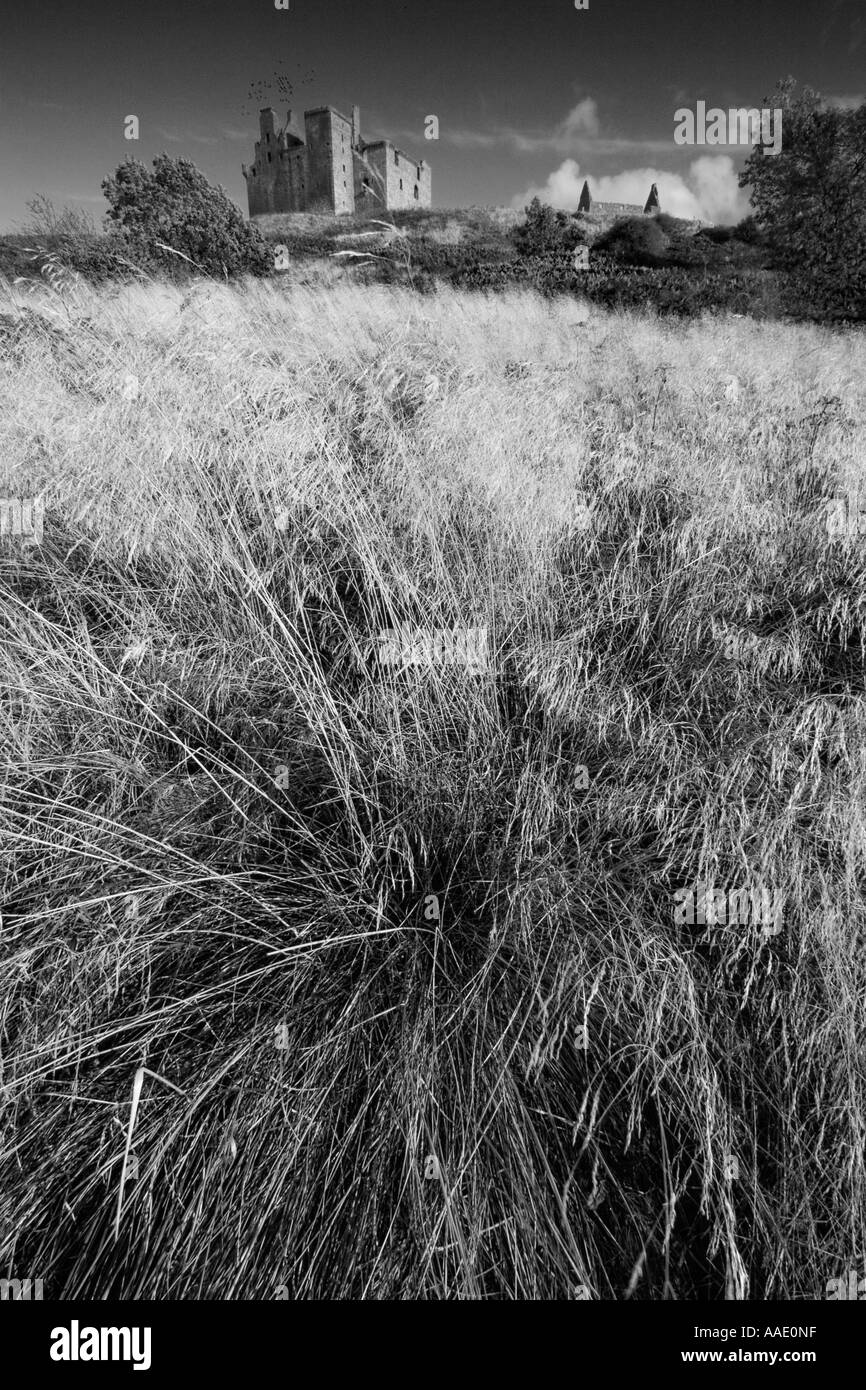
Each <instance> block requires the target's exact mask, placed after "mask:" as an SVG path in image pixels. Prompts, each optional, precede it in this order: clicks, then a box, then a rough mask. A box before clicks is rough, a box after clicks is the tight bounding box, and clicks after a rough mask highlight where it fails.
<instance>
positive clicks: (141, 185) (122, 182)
mask: <svg viewBox="0 0 866 1390" xmlns="http://www.w3.org/2000/svg"><path fill="white" fill-rule="evenodd" d="M102 191H103V193H104V194H105V197H106V198H107V200H108V202H109V204H110V209H109V212H108V214H107V216H108V219H109V221H110V222H111V223H112V224H113V225H114V226H115V227H116V228H117V229H118V230H119V231H120V232H122V234H123V237H124V240H125V241H126V242H127V244H128V246H129V248H130V251H131V252H132V253H133V255H135V254H137V255H139V256H142V257H144V258H145V259H148V260H152V261H155V262H157V263H158V264H162V265H165V266H173V267H176V266H177V264H178V260H177V257H178V256H180V257H181V258H186V259H187V260H189V261H192V262H193V263H194V264H195V265H196V266H197V267H198V268H199V269H200V270H203V271H205V272H206V273H207V274H212V275H219V276H223V275H227V276H228V275H239V274H243V273H244V272H246V273H251V274H254V275H260V274H264V273H265V271H267V270H269V269H271V266H272V259H271V256H270V252H269V250H268V247H267V243H266V242H265V241H264V239H263V237H262V236H261V234H260V233H259V231H258V230H257V229H256V228H254V227H251V226H249V224H248V223H247V222H245V220H244V218H243V215H242V213H241V212H240V210H239V209H238V208H237V207H236V206H235V204H234V203H233V202H232V201H231V199H230V198H229V196H228V194H227V193H226V191H225V189H224V188H222V187H214V185H213V184H210V183H208V181H207V179H206V178H205V176H204V174H202V173H201V172H200V171H199V170H198V169H197V168H196V167H195V165H194V164H193V163H192V161H191V160H189V159H171V158H170V157H169V156H168V155H167V154H160V155H157V156H156V158H155V159H154V161H153V172H152V173H151V172H150V171H149V170H148V169H147V168H146V167H145V166H144V164H142V163H140V162H139V161H138V160H137V159H127V160H125V161H124V162H123V164H121V165H120V166H119V167H118V169H117V172H116V173H115V174H112V175H110V176H109V177H108V178H106V179H104V180H103V182H102ZM166 248H168V249H166ZM173 253H175V254H173Z"/></svg>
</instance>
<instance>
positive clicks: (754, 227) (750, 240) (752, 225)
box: [734, 213, 767, 246]
mask: <svg viewBox="0 0 866 1390" xmlns="http://www.w3.org/2000/svg"><path fill="white" fill-rule="evenodd" d="M734 236H735V237H736V239H737V241H742V242H745V244H746V245H747V246H764V245H766V241H767V238H766V236H765V234H764V233H763V232H762V231H761V228H760V227H759V226H758V224H757V222H756V221H755V218H754V216H753V214H752V213H749V215H748V217H744V218H743V220H742V222H738V223H737V225H736V227H735V228H734Z"/></svg>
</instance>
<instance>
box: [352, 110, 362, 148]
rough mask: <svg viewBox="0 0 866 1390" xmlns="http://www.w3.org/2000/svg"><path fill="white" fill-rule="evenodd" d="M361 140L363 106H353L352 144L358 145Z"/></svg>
mask: <svg viewBox="0 0 866 1390" xmlns="http://www.w3.org/2000/svg"><path fill="white" fill-rule="evenodd" d="M360 140H361V108H360V106H353V107H352V146H353V148H354V146H356V145H358V144H359V143H360Z"/></svg>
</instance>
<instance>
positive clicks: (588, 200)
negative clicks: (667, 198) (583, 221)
mask: <svg viewBox="0 0 866 1390" xmlns="http://www.w3.org/2000/svg"><path fill="white" fill-rule="evenodd" d="M577 210H578V212H585V213H595V214H597V215H598V216H601V217H652V216H653V214H654V213H657V212H661V210H662V207H661V203H660V201H659V191H658V187H657V185H656V184H653V185H652V187H651V188H650V192H649V197H648V198H647V200H646V203H645V205H644V206H643V207H641V205H640V203H596V202H593V198H592V194H591V193H590V191H589V184H588V183H587V181H586V179H584V182H583V188H582V189H581V193H580V201H579V202H578V204H577Z"/></svg>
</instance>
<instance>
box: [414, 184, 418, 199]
mask: <svg viewBox="0 0 866 1390" xmlns="http://www.w3.org/2000/svg"><path fill="white" fill-rule="evenodd" d="M415 197H416V198H417V197H418V185H417V183H416V185H415Z"/></svg>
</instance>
